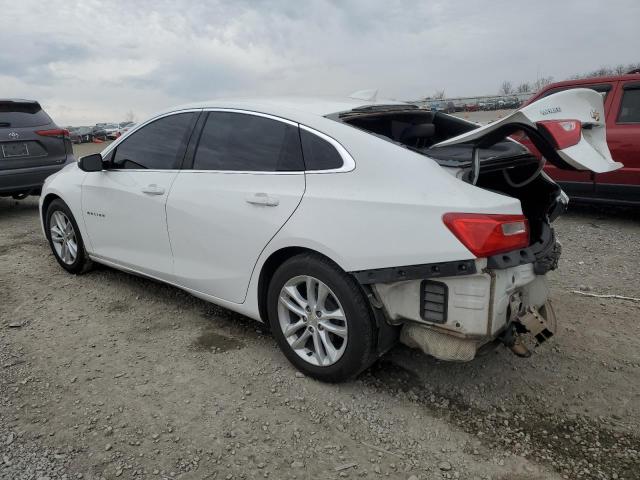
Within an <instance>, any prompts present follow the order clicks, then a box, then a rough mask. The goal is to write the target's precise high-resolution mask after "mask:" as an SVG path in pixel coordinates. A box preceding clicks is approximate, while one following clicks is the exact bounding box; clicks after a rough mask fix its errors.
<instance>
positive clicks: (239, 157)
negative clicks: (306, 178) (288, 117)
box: [193, 112, 304, 172]
mask: <svg viewBox="0 0 640 480" xmlns="http://www.w3.org/2000/svg"><path fill="white" fill-rule="evenodd" d="M193 168H194V170H232V171H254V172H256V171H257V172H282V171H285V172H286V171H301V170H303V169H304V164H303V162H302V151H301V148H300V139H299V136H298V128H297V127H296V126H293V125H289V124H287V123H284V122H281V121H278V120H274V119H271V118H265V117H260V116H257V115H251V114H245V113H235V112H210V113H209V116H208V117H207V121H206V123H205V125H204V128H203V129H202V134H201V136H200V141H199V143H198V149H197V150H196V154H195V157H194V161H193Z"/></svg>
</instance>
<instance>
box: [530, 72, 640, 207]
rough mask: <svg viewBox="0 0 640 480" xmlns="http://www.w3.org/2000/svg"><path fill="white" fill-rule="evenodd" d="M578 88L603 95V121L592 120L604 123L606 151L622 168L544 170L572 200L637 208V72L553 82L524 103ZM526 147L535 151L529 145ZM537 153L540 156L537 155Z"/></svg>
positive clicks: (587, 126) (639, 81)
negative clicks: (593, 171) (603, 169)
mask: <svg viewBox="0 0 640 480" xmlns="http://www.w3.org/2000/svg"><path fill="white" fill-rule="evenodd" d="M577 88H589V89H591V90H595V91H596V92H600V93H601V94H602V95H603V97H604V118H600V116H599V115H596V114H595V113H594V114H593V115H592V120H593V121H594V122H600V121H604V122H605V123H606V130H607V144H608V146H609V150H610V151H611V155H612V157H613V158H614V159H615V160H616V161H618V162H621V163H622V164H623V167H622V168H621V169H619V170H615V171H612V172H607V173H592V172H585V171H567V170H562V169H560V168H558V167H557V166H554V165H551V164H549V163H547V164H546V165H545V171H546V172H547V173H548V174H549V175H550V176H551V177H552V178H553V179H554V180H555V181H557V182H558V183H559V184H560V185H561V186H562V188H563V190H565V192H566V193H567V194H568V195H569V196H570V197H571V199H573V200H576V201H580V202H586V203H608V204H619V205H640V73H630V74H625V75H615V76H607V77H597V78H585V79H581V80H568V81H564V82H557V83H552V84H550V85H548V86H546V87H545V88H543V89H542V90H540V91H539V92H538V93H537V94H536V95H534V96H533V97H531V99H529V100H528V102H527V103H526V104H531V103H532V102H535V101H537V100H540V99H541V98H544V97H547V96H549V95H552V94H554V93H558V92H562V91H566V90H573V89H577ZM582 135H583V136H585V137H587V136H589V135H590V124H589V122H586V123H583V124H582ZM528 146H529V147H530V149H533V151H535V147H533V146H532V145H531V142H528ZM537 154H538V155H540V154H539V152H537Z"/></svg>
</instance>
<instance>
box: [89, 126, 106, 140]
mask: <svg viewBox="0 0 640 480" xmlns="http://www.w3.org/2000/svg"><path fill="white" fill-rule="evenodd" d="M105 125H106V123H96V125H95V126H94V127H92V128H91V134H92V135H93V138H97V139H98V140H107V131H106V130H105V128H104V126H105Z"/></svg>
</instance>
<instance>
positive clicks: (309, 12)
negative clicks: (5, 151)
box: [0, 0, 640, 124]
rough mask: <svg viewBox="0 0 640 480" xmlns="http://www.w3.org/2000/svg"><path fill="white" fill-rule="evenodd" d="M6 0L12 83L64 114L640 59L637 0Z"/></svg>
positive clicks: (477, 88) (94, 114)
mask: <svg viewBox="0 0 640 480" xmlns="http://www.w3.org/2000/svg"><path fill="white" fill-rule="evenodd" d="M0 11H2V12H3V14H2V16H0V44H2V45H4V48H3V49H2V50H0V87H1V91H2V94H1V95H2V96H16V97H26V98H37V99H39V100H40V101H41V102H42V103H43V104H44V105H45V107H46V108H47V110H49V112H50V113H51V114H52V116H53V117H54V118H55V119H57V121H58V122H59V123H61V124H70V123H74V124H80V123H94V122H96V121H110V120H119V119H121V118H122V117H123V116H124V114H125V112H127V111H129V110H132V111H134V112H136V114H137V115H138V116H139V117H143V116H146V115H148V114H150V113H152V112H154V111H157V110H160V109H162V108H165V107H167V106H170V105H173V104H179V103H184V102H189V101H194V100H198V99H206V98H213V97H221V96H246V95H274V94H275V95H280V94H290V93H294V94H346V93H348V92H350V91H354V90H359V89H363V88H379V89H380V91H381V94H383V95H384V96H386V97H393V98H398V99H411V98H418V97H420V96H424V95H428V94H431V93H433V92H434V91H435V90H436V89H445V90H446V92H447V93H448V94H449V95H466V94H483V93H488V94H490V93H494V92H496V91H497V89H498V87H499V85H500V83H501V82H502V81H503V80H505V79H508V80H511V81H513V82H514V83H517V82H519V81H523V80H532V79H535V78H536V76H538V75H540V76H549V75H553V76H554V77H556V78H557V79H561V78H565V77H568V76H570V75H571V74H573V73H577V72H582V71H587V70H591V69H594V68H597V67H599V66H600V65H615V64H617V63H629V62H637V61H640V58H638V57H637V52H636V50H635V43H636V40H635V37H636V31H637V25H636V22H637V19H638V18H640V3H638V2H637V1H635V0H622V1H621V2H619V3H618V4H617V6H616V8H615V9H614V8H612V7H610V6H608V5H607V4H604V3H602V2H599V1H596V0H593V1H585V0H582V1H577V0H569V1H565V2H555V1H551V0H547V1H542V0H541V1H539V2H535V3H534V4H527V5H525V4H518V3H517V2H508V1H506V0H498V1H493V2H490V3H487V2H478V1H472V0H468V1H465V2H446V1H437V0H436V1H430V2H414V1H403V0H353V1H349V2H342V1H339V0H309V1H305V2H296V1H284V0H282V1H278V0H254V1H250V0H237V1H227V2H223V1H208V2H196V1H191V0H172V1H165V0H161V1H149V0H142V1H136V2H125V1H123V0H110V1H109V2H108V3H105V2H102V1H98V0H84V1H71V0H67V1H59V0H51V1H49V2H46V4H43V3H42V2H37V1H35V0H22V1H21V2H14V1H11V0H0ZM622 11H623V12H625V14H624V15H620V12H622ZM611 25H615V28H611Z"/></svg>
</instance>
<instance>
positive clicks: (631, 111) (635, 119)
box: [618, 85, 640, 123]
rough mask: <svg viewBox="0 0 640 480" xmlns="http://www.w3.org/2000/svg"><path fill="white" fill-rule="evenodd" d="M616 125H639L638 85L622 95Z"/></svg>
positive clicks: (639, 102)
mask: <svg viewBox="0 0 640 480" xmlns="http://www.w3.org/2000/svg"><path fill="white" fill-rule="evenodd" d="M618 123H640V85H639V86H638V88H633V89H627V90H625V91H624V93H623V94H622V102H621V103H620V113H619V114H618Z"/></svg>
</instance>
